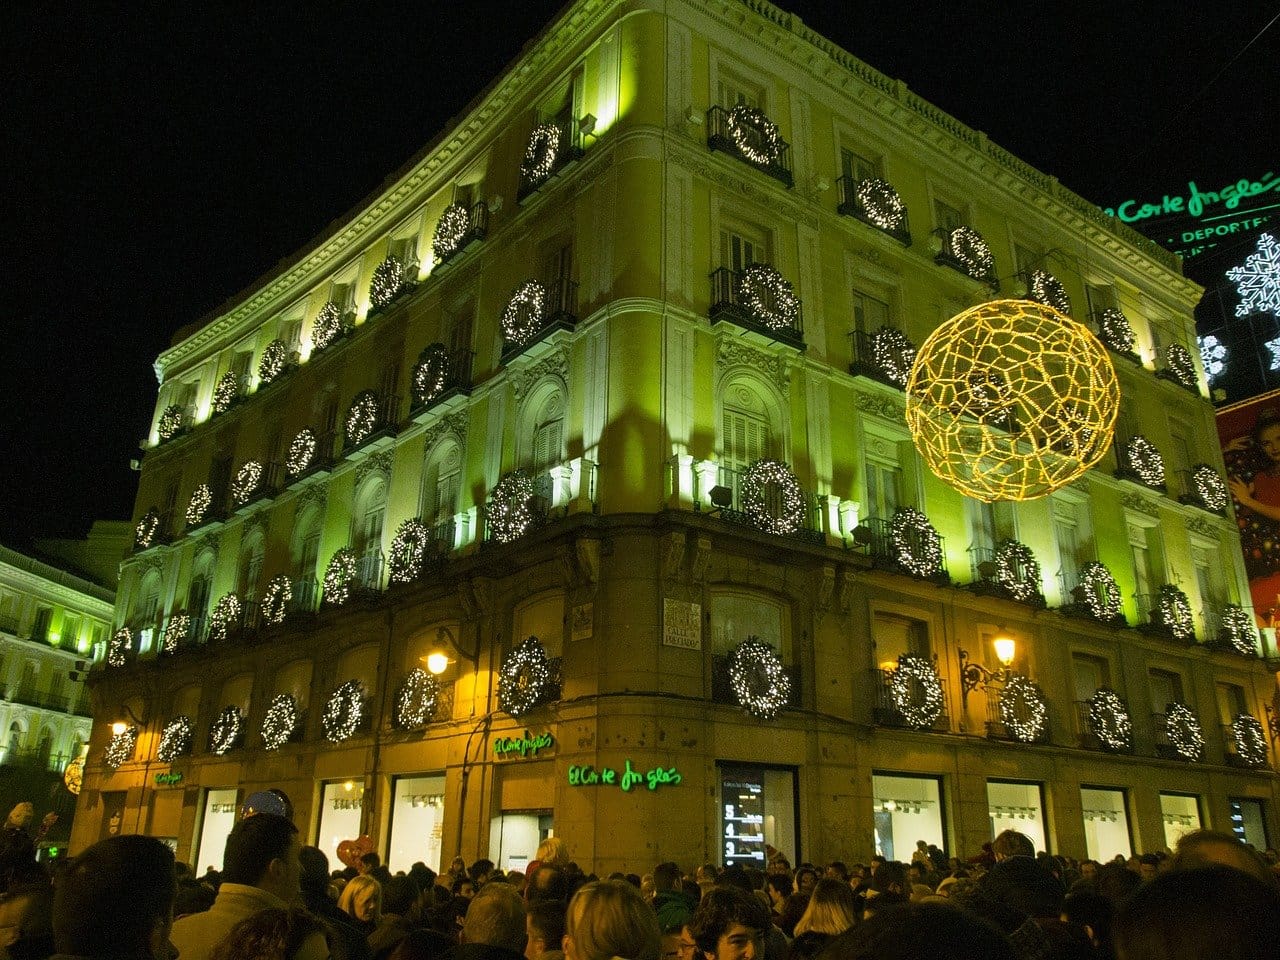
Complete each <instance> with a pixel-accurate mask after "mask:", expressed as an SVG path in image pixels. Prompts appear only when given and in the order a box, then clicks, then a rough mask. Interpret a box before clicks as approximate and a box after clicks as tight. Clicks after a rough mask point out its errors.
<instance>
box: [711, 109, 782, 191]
mask: <svg viewBox="0 0 1280 960" xmlns="http://www.w3.org/2000/svg"><path fill="white" fill-rule="evenodd" d="M729 117H730V111H728V110H726V109H725V108H724V107H721V106H713V107H711V108H710V109H709V110H708V111H707V146H708V147H710V148H711V149H712V150H720V151H722V152H724V153H727V154H729V155H730V156H733V157H737V158H738V159H739V160H741V161H742V162H743V163H746V164H748V165H749V166H752V167H755V168H756V169H757V170H759V171H761V172H762V173H766V174H768V175H769V176H771V177H773V179H775V180H777V181H778V182H779V183H781V184H783V185H784V186H786V187H787V188H788V189H790V188H791V187H792V186H794V185H795V178H794V177H793V176H792V173H791V145H790V144H789V143H787V141H785V140H783V139H782V138H781V137H778V136H776V135H775V136H774V137H773V138H772V139H770V138H768V137H766V136H765V134H764V133H763V132H762V131H761V130H760V129H758V128H756V127H754V126H751V125H748V124H740V125H738V126H737V127H736V129H735V127H734V125H733V124H732V123H730V119H729ZM775 133H776V131H775Z"/></svg>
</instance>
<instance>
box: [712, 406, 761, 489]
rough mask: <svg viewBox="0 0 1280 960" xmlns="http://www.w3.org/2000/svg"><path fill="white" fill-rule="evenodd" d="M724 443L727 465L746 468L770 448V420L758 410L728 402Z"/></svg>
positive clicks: (740, 469)
mask: <svg viewBox="0 0 1280 960" xmlns="http://www.w3.org/2000/svg"><path fill="white" fill-rule="evenodd" d="M722 445H723V448H724V449H723V451H722V458H721V463H722V464H724V466H725V468H726V469H728V470H731V471H734V472H736V473H740V472H742V471H744V470H746V469H747V467H749V466H750V465H751V464H752V463H754V462H755V461H757V460H759V459H760V458H761V457H763V456H765V454H766V452H767V451H768V450H769V421H768V420H767V419H766V418H765V417H764V416H763V415H762V414H761V413H760V412H758V411H755V410H744V409H741V408H734V407H730V406H726V407H725V409H724V433H723V435H722Z"/></svg>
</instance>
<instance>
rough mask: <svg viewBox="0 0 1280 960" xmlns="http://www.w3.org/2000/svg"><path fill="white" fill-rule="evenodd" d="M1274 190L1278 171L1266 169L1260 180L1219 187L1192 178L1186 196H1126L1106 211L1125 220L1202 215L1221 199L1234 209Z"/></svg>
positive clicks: (1278, 183) (1279, 185)
mask: <svg viewBox="0 0 1280 960" xmlns="http://www.w3.org/2000/svg"><path fill="white" fill-rule="evenodd" d="M1272 190H1274V191H1277V192H1280V180H1277V179H1275V173H1273V172H1270V171H1268V172H1267V173H1264V174H1263V175H1262V179H1261V180H1249V179H1241V180H1237V181H1236V182H1235V183H1229V184H1227V185H1226V186H1225V187H1223V188H1222V189H1221V190H1217V191H1214V190H1201V189H1200V188H1199V187H1197V186H1196V182H1195V181H1194V180H1192V181H1189V182H1188V183H1187V195H1186V196H1169V194H1165V195H1164V197H1163V198H1162V199H1161V200H1159V201H1158V202H1153V203H1143V204H1141V205H1139V202H1138V201H1137V200H1126V201H1125V202H1124V203H1122V204H1120V205H1119V206H1117V207H1107V208H1106V213H1107V215H1108V216H1112V217H1119V218H1120V219H1121V220H1123V221H1124V222H1125V223H1137V222H1138V221H1139V220H1149V219H1151V218H1153V217H1166V216H1169V215H1171V214H1175V213H1178V214H1183V215H1184V216H1189V217H1199V216H1203V215H1204V214H1205V213H1206V212H1207V211H1206V208H1207V207H1210V206H1213V205H1214V204H1218V203H1220V204H1222V205H1223V206H1224V207H1225V208H1226V209H1228V210H1235V209H1236V208H1237V207H1239V206H1240V202H1241V201H1242V200H1247V199H1248V198H1250V197H1256V196H1258V195H1259V194H1263V193H1267V192H1268V191H1272Z"/></svg>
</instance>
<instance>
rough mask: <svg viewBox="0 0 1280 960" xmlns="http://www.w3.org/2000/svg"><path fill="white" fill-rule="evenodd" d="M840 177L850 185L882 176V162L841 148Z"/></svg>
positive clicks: (846, 148)
mask: <svg viewBox="0 0 1280 960" xmlns="http://www.w3.org/2000/svg"><path fill="white" fill-rule="evenodd" d="M840 175H841V176H843V177H844V178H845V179H846V180H847V181H848V182H849V183H850V184H854V183H857V182H858V181H860V180H872V179H875V178H877V177H879V176H880V162H879V161H878V160H873V159H872V158H871V157H869V156H867V155H866V154H865V153H858V152H856V151H854V150H851V149H849V148H848V147H841V148H840Z"/></svg>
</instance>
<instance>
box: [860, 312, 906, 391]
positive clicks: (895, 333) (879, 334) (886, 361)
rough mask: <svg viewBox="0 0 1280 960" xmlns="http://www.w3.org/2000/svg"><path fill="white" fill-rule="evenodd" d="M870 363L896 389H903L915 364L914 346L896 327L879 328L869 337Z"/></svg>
mask: <svg viewBox="0 0 1280 960" xmlns="http://www.w3.org/2000/svg"><path fill="white" fill-rule="evenodd" d="M871 362H872V363H873V364H875V367H876V369H877V370H879V371H880V372H881V373H882V374H883V375H884V377H885V378H886V379H887V380H889V381H890V382H891V383H893V384H894V385H895V386H897V387H905V386H906V385H907V379H908V378H909V377H910V376H911V366H912V364H914V363H915V362H916V345H915V344H914V343H912V342H911V341H910V340H909V339H907V335H906V334H905V333H903V332H902V331H901V330H899V329H897V328H896V327H888V326H885V327H881V328H880V329H878V330H877V331H876V332H875V333H873V334H872V335H871Z"/></svg>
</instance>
